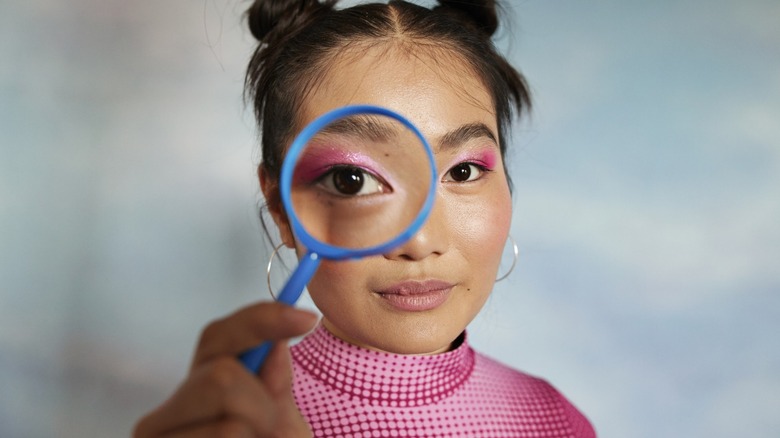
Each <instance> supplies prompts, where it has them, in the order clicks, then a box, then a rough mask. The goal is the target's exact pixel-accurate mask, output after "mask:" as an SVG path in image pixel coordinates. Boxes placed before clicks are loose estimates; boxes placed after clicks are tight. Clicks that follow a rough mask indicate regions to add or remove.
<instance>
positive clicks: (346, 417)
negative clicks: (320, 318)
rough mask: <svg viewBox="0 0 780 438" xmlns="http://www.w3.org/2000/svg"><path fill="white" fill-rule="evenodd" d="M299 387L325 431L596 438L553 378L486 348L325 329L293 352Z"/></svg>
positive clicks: (300, 398) (317, 431)
mask: <svg viewBox="0 0 780 438" xmlns="http://www.w3.org/2000/svg"><path fill="white" fill-rule="evenodd" d="M291 352H292V358H293V372H294V383H293V392H294V395H295V399H296V402H297V404H298V407H299V409H300V410H301V413H302V414H303V416H304V417H305V418H306V419H307V421H308V422H309V425H310V426H311V428H312V431H313V432H314V436H315V437H352V438H371V437H485V438H488V437H528V438H531V437H534V438H552V437H556V438H559V437H560V438H562V437H570V438H591V437H593V438H595V436H596V434H595V432H594V430H593V428H592V426H591V425H590V423H589V422H588V420H587V419H586V418H585V417H584V416H583V415H582V414H581V413H580V412H579V411H578V410H577V409H576V408H575V407H574V406H572V405H571V403H569V402H568V401H567V400H566V399H565V398H564V397H563V396H562V395H561V394H560V393H558V391H556V390H555V388H553V387H552V386H551V385H550V384H548V383H547V382H545V381H543V380H541V379H538V378H535V377H532V376H529V375H526V374H523V373H521V372H518V371H515V370H513V369H511V368H508V367H506V366H504V365H502V364H500V363H498V362H496V361H494V360H492V359H490V358H488V357H486V356H483V355H481V354H478V353H476V352H475V351H474V350H473V349H471V347H470V346H469V345H468V343H467V342H466V340H465V337H464V338H463V342H462V343H461V344H460V345H459V346H458V347H457V348H455V349H454V350H452V351H449V352H447V353H442V354H437V355H433V356H407V355H394V354H388V353H381V352H376V351H371V350H366V349H363V348H360V347H356V346H354V345H351V344H348V343H346V342H344V341H342V340H340V339H338V338H336V337H334V336H333V335H331V334H330V333H329V332H328V331H327V330H326V329H325V328H324V327H321V326H320V327H318V328H317V329H316V330H315V331H314V332H313V333H311V334H309V335H308V336H307V337H306V338H304V340H303V341H301V342H300V343H298V344H297V345H295V346H293V347H292V348H291Z"/></svg>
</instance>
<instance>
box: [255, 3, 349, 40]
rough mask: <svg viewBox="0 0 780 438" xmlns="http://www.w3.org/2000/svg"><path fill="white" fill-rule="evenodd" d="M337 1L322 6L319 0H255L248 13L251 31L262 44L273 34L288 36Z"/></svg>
mask: <svg viewBox="0 0 780 438" xmlns="http://www.w3.org/2000/svg"><path fill="white" fill-rule="evenodd" d="M334 3H335V1H332V0H331V1H326V2H324V4H320V2H319V1H318V0H255V2H253V3H252V6H250V7H249V9H247V11H246V15H247V21H248V23H249V30H250V31H251V32H252V35H254V37H255V38H257V40H258V41H261V42H267V40H268V38H269V35H272V34H273V33H279V34H286V33H288V32H291V31H293V30H294V29H296V28H297V27H298V26H299V25H300V24H302V23H304V22H306V21H307V19H308V18H309V17H311V15H313V14H314V13H316V12H317V11H319V10H321V9H322V8H323V7H325V8H328V9H330V8H331V7H332V6H333V4H334Z"/></svg>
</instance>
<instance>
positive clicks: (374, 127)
mask: <svg viewBox="0 0 780 438" xmlns="http://www.w3.org/2000/svg"><path fill="white" fill-rule="evenodd" d="M385 119H386V118H385V117H379V116H374V115H368V114H357V115H353V116H349V117H344V118H342V119H338V120H336V121H334V122H333V123H331V124H329V125H328V126H326V127H325V128H322V129H321V130H320V133H322V134H342V135H351V136H356V137H361V138H368V139H370V140H371V141H376V142H380V141H389V140H390V139H392V138H393V137H395V136H396V135H397V134H398V132H397V128H398V127H397V126H394V125H393V124H391V123H388V121H387V120H385ZM477 138H487V139H489V140H491V141H492V142H493V143H495V144H496V146H498V139H497V138H496V135H495V134H494V133H493V131H492V130H491V129H490V128H489V127H488V126H487V125H486V124H484V123H481V122H474V123H467V124H465V125H462V126H459V127H457V128H455V129H453V130H452V131H450V132H448V133H446V134H444V135H442V136H441V137H440V139H439V142H438V145H439V147H440V148H441V149H453V148H457V147H458V146H459V145H461V144H463V143H466V142H467V141H469V140H473V139H477Z"/></svg>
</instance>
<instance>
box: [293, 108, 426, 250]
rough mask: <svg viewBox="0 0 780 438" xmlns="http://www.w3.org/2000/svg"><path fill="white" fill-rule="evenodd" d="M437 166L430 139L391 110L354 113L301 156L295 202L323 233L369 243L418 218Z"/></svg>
mask: <svg viewBox="0 0 780 438" xmlns="http://www.w3.org/2000/svg"><path fill="white" fill-rule="evenodd" d="M432 172H433V170H432V169H431V166H430V162H429V160H428V155H427V153H426V149H425V146H424V144H423V143H422V142H421V141H420V139H419V138H418V137H417V136H416V135H415V133H414V132H413V131H412V130H410V129H409V128H407V127H406V126H405V125H403V124H402V123H401V122H399V121H397V120H395V119H393V118H391V117H388V116H383V115H373V114H358V115H352V116H347V117H344V118H341V119H338V120H336V121H334V122H332V123H331V124H329V125H327V126H326V127H325V128H323V129H321V130H320V131H319V132H318V133H317V134H316V135H314V136H313V137H312V138H311V140H310V141H309V142H308V143H307V144H306V147H305V148H304V149H303V150H302V152H301V153H300V155H299V156H298V160H297V162H296V164H295V169H294V171H293V177H292V187H291V200H292V207H293V210H294V211H295V214H296V216H297V217H298V220H299V222H300V223H301V225H303V227H304V228H305V229H306V231H307V232H308V233H309V234H310V235H311V236H312V237H314V238H315V239H317V240H319V241H321V242H324V243H327V244H330V245H334V246H339V247H343V248H348V249H363V248H368V247H372V246H376V245H380V244H382V243H385V242H387V241H389V240H391V239H393V238H394V237H396V236H397V235H399V234H400V233H402V232H403V231H404V230H405V229H406V228H407V227H409V226H410V225H411V224H412V222H413V221H414V219H415V217H416V216H417V215H418V214H419V212H420V210H421V208H422V207H423V204H424V203H425V199H426V196H427V195H428V191H429V189H430V184H431V177H432Z"/></svg>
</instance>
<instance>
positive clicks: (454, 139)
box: [439, 122, 498, 149]
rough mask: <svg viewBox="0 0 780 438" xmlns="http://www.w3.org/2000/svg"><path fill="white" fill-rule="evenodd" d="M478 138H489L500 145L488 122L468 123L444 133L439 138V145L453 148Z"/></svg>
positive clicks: (444, 147) (443, 147)
mask: <svg viewBox="0 0 780 438" xmlns="http://www.w3.org/2000/svg"><path fill="white" fill-rule="evenodd" d="M476 138H488V139H490V140H491V141H493V143H495V144H496V146H498V139H497V138H496V135H495V134H494V133H493V131H492V130H490V128H488V126H487V125H486V124H484V123H479V122H476V123H468V124H466V125H463V126H460V127H458V128H456V129H454V130H452V131H450V132H448V133H446V134H444V135H443V136H442V137H441V138H440V139H439V147H440V148H442V149H452V148H455V147H457V146H459V145H461V144H463V143H466V142H467V141H469V140H473V139H476Z"/></svg>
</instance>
